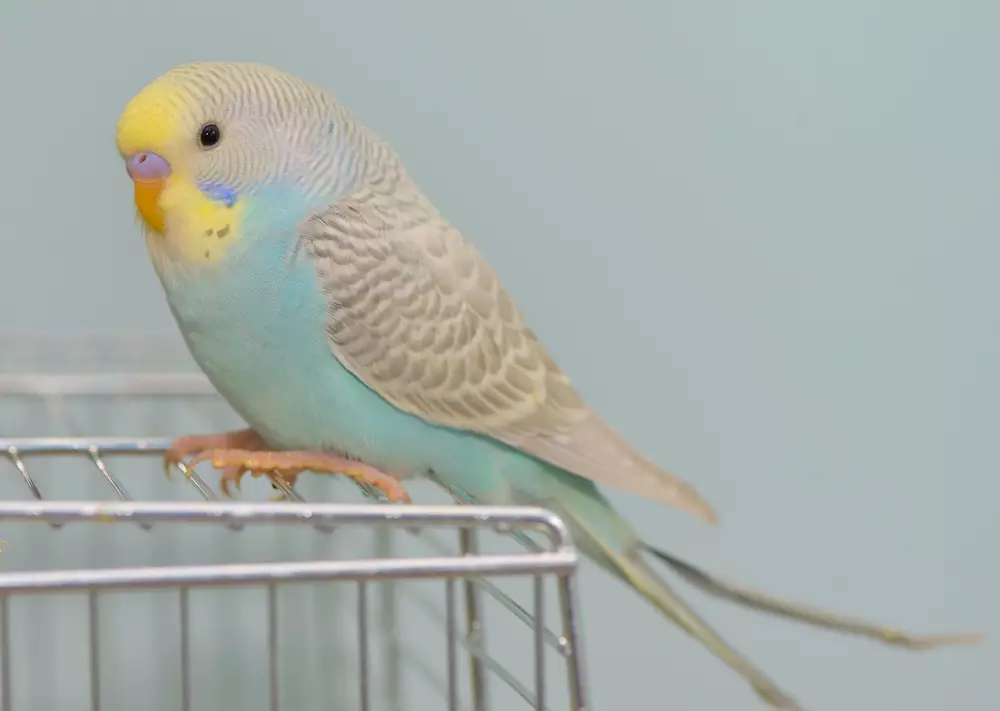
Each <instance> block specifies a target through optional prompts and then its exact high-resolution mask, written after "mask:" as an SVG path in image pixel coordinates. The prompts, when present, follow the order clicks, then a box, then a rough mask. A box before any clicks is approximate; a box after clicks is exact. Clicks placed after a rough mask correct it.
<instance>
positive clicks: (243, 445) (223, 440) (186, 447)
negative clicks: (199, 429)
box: [163, 429, 267, 478]
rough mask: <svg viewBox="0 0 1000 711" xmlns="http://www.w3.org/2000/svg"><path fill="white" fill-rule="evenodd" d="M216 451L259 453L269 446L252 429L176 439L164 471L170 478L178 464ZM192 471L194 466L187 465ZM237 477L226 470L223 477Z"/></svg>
mask: <svg viewBox="0 0 1000 711" xmlns="http://www.w3.org/2000/svg"><path fill="white" fill-rule="evenodd" d="M214 449H249V450H254V451H259V450H262V449H267V444H265V443H264V440H263V439H261V437H260V435H259V434H257V433H256V432H254V431H253V430H251V429H245V430H236V431H234V432H219V433H218V434H210V435H195V436H193V437H180V438H178V439H175V440H174V441H173V443H172V444H171V445H170V448H169V449H167V453H166V454H165V455H164V456H163V470H164V471H165V472H166V474H167V478H170V470H171V469H173V468H174V467H176V466H177V465H178V464H181V463H183V462H184V461H185V460H186V459H188V458H189V457H192V456H194V455H197V454H201V453H202V452H208V451H210V450H214ZM186 466H187V468H188V469H190V468H191V467H192V464H190V463H188V464H186ZM226 474H229V476H231V477H232V476H235V475H236V474H237V472H236V471H235V470H228V469H227V470H226V471H224V472H223V475H226Z"/></svg>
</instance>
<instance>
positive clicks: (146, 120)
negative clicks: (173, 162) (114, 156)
mask: <svg viewBox="0 0 1000 711" xmlns="http://www.w3.org/2000/svg"><path fill="white" fill-rule="evenodd" d="M190 101H191V97H190V95H185V92H184V90H183V89H182V88H181V87H180V86H178V85H177V84H176V82H174V81H172V80H171V79H170V78H169V77H166V76H164V77H160V78H159V79H157V80H156V81H154V82H153V83H152V84H150V85H148V86H147V87H146V88H144V89H143V90H142V91H140V92H139V93H138V94H136V95H135V97H134V98H133V99H132V100H131V101H129V102H128V104H127V105H126V106H125V109H124V110H123V111H122V114H121V117H120V118H119V119H118V134H117V144H118V151H119V153H121V154H122V155H124V156H127V155H131V154H134V153H138V152H140V151H154V152H166V151H167V150H168V149H169V147H170V146H172V145H176V144H178V143H180V142H182V141H185V140H191V137H190V136H188V135H187V134H188V133H190V128H189V121H188V120H185V118H186V114H187V113H188V111H189V104H190Z"/></svg>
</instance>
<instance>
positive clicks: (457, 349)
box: [117, 63, 978, 709]
mask: <svg viewBox="0 0 1000 711" xmlns="http://www.w3.org/2000/svg"><path fill="white" fill-rule="evenodd" d="M117 145H118V150H119V152H120V154H121V155H122V157H123V158H124V160H125V163H126V167H127V170H128V173H129V175H130V176H131V178H132V180H133V183H134V190H135V202H136V206H137V208H138V213H139V216H140V217H141V221H142V223H143V225H144V231H145V236H146V244H147V247H148V250H149V254H150V257H151V259H152V262H153V265H154V267H155V270H156V273H157V275H158V276H159V278H160V281H161V282H162V285H163V288H164V290H165V292H166V296H167V300H168V302H169V304H170V308H171V310H172V312H173V315H174V317H175V318H176V320H177V323H178V325H179V327H180V330H181V332H182V334H183V337H184V339H185V340H186V342H187V345H188V347H189V348H190V350H191V353H192V355H193V356H194V358H195V360H196V361H197V362H198V364H199V365H200V367H201V368H202V369H203V370H204V371H205V373H206V374H207V376H208V377H209V379H210V380H211V382H212V383H213V384H214V386H215V387H216V388H217V389H218V391H219V392H220V393H221V394H222V396H223V397H224V398H225V399H226V400H227V401H228V402H229V403H230V404H231V405H232V407H233V408H234V409H235V410H236V411H237V412H238V413H239V414H240V415H241V416H242V417H243V418H244V419H245V420H246V421H247V423H248V424H249V425H250V429H247V430H243V431H240V432H230V433H224V434H218V435H210V436H203V437H185V438H182V439H180V440H178V441H177V442H175V443H174V445H173V446H172V447H171V449H170V451H169V452H168V455H167V459H168V461H169V462H178V461H181V460H183V459H185V458H190V464H191V465H193V463H194V462H196V461H201V460H208V461H211V463H212V464H213V465H214V466H215V467H217V468H219V469H221V470H222V471H223V475H222V480H223V481H222V483H223V487H224V488H225V489H226V490H227V491H228V487H229V485H230V484H232V483H238V482H239V479H240V477H241V476H242V475H243V474H244V473H246V472H250V473H252V474H253V475H260V474H266V475H267V476H270V477H280V478H281V479H283V480H285V481H294V479H295V477H296V476H297V475H298V474H299V473H300V472H302V471H305V470H309V471H313V472H321V473H323V472H326V473H337V474H346V475H347V476H350V477H353V478H354V479H355V480H357V481H359V482H364V483H367V484H369V485H371V486H374V487H377V488H379V489H381V490H382V491H383V492H384V493H385V494H386V496H387V497H388V498H389V499H391V500H394V501H404V502H406V501H409V496H408V494H407V493H406V491H405V489H404V488H403V486H402V484H401V483H400V480H403V479H405V478H407V477H409V476H412V475H420V474H433V476H434V478H435V479H437V480H438V481H440V482H441V483H443V484H444V485H445V486H447V487H452V488H453V489H454V490H457V491H461V492H464V493H465V494H466V495H467V496H469V497H470V498H471V499H473V500H475V501H476V502H479V503H484V504H501V505H502V504H531V505H540V506H544V507H547V508H549V509H552V510H554V511H555V512H557V513H558V514H559V515H560V516H562V517H563V518H564V520H565V521H566V522H567V525H568V526H569V528H570V531H571V533H572V536H573V538H574V541H575V543H576V544H577V545H578V546H579V548H580V549H581V550H582V551H583V552H584V553H585V554H586V555H587V556H589V557H590V558H591V559H593V560H594V561H596V562H597V563H598V564H599V565H601V566H602V567H604V568H605V569H607V570H608V571H610V572H611V573H613V574H615V575H617V576H619V577H620V578H621V579H623V580H624V581H625V582H627V583H628V584H629V585H631V586H632V587H633V588H634V589H635V590H636V591H638V592H639V593H640V594H641V595H642V596H643V597H645V598H646V599H647V600H648V601H649V602H650V603H652V604H653V605H654V606H655V607H656V608H657V609H659V610H660V611H661V612H662V613H663V614H664V615H666V616H667V617H668V618H669V619H671V620H673V621H674V622H675V623H676V624H678V625H679V626H680V627H682V628H683V629H684V630H685V631H686V632H688V633H689V634H691V635H693V636H694V637H696V638H697V639H699V640H700V641H701V642H702V643H703V644H705V645H706V646H707V647H708V648H709V649H710V650H711V651H712V652H714V653H715V654H716V655H717V656H718V657H719V658H721V659H722V660H723V661H724V662H725V663H726V664H728V665H729V666H730V667H732V668H733V669H734V670H736V671H737V672H738V673H739V674H741V675H742V676H743V677H744V678H745V679H746V680H747V681H748V682H749V683H750V684H751V685H752V686H753V688H754V689H755V690H756V691H757V693H758V694H759V695H760V696H761V697H762V698H763V699H764V700H765V701H766V702H768V703H769V704H771V705H772V706H774V707H775V708H783V709H795V708H799V707H798V706H797V704H796V702H795V701H794V700H793V699H792V698H791V697H790V696H789V695H788V694H786V693H785V692H783V691H782V690H781V689H780V688H779V687H778V686H777V685H776V684H775V683H774V682H772V681H771V680H770V679H769V678H768V677H766V676H765V675H764V674H763V673H762V672H760V671H759V670H758V669H757V668H755V667H754V666H753V665H752V664H751V663H750V662H749V661H748V660H747V659H745V658H744V657H743V656H742V655H740V654H739V653H738V652H736V651H735V650H734V649H733V648H732V647H730V646H729V645H728V644H727V643H726V642H725V641H724V640H723V639H722V638H721V637H720V636H719V635H718V634H717V633H716V632H715V631H714V630H713V629H712V628H711V627H709V626H708V624H706V623H705V622H704V621H702V619H701V618H699V617H698V616H697V615H696V614H695V613H694V612H693V611H692V610H691V609H690V608H689V607H688V606H687V605H686V604H685V603H684V602H682V601H681V600H680V599H679V598H678V597H677V596H676V594H675V593H674V592H673V591H672V590H671V589H670V588H669V587H668V586H667V585H666V583H665V582H663V580H662V579H661V578H660V577H659V576H658V575H657V573H656V572H655V571H654V570H653V568H652V567H651V565H650V564H649V563H648V562H647V561H646V560H645V559H644V555H645V554H653V555H654V557H657V558H659V559H660V560H661V561H664V562H665V563H667V564H668V565H670V566H671V567H673V568H674V569H675V570H676V571H678V572H679V573H681V574H682V575H683V576H684V577H685V578H687V579H688V580H690V581H691V582H693V583H695V584H696V585H699V586H700V587H702V588H703V589H705V590H707V591H709V592H712V593H715V594H717V595H721V596H723V597H728V598H730V599H733V600H737V601H740V602H743V603H745V604H748V605H750V606H753V607H756V608H758V609H763V610H766V611H769V612H772V613H775V614H779V615H784V616H786V617H792V618H795V619H799V620H802V621H806V622H810V623H812V624H816V625H820V626H824V627H828V628H833V629H837V630H840V631H846V632H852V633H855V634H864V635H868V636H870V637H874V638H876V639H881V640H883V641H886V642H889V643H893V644H898V645H901V646H907V647H911V648H920V647H931V646H938V645H943V644H954V643H969V642H973V641H976V640H977V639H978V637H975V636H973V635H951V636H942V637H933V638H929V637H928V638H916V637H910V636H908V635H906V634H903V633H901V632H898V631H894V630H888V629H884V628H880V627H877V626H875V625H871V624H868V623H864V622H860V621H857V620H853V619H849V618H843V617H838V616H835V615H832V614H829V613H825V612H821V611H818V610H813V609H808V608H804V607H801V606H797V605H794V604H792V603H788V602H782V601H779V600H776V599H774V598H770V597H767V596H765V595H763V594H761V593H757V592H754V591H751V590H748V589H745V588H739V587H736V586H735V585H732V584H731V583H726V582H723V581H721V580H718V579H715V578H713V577H711V576H709V575H708V574H707V573H704V572H703V571H701V570H699V569H697V568H694V567H693V566H691V565H689V564H687V563H684V562H682V561H680V560H677V559H676V558H673V557H672V556H670V555H668V554H666V553H663V552H662V551H658V550H654V549H652V548H651V547H650V546H648V545H647V544H646V543H644V542H643V541H642V540H641V539H640V538H639V537H638V535H637V534H636V532H635V531H633V529H632V527H631V526H630V525H629V524H628V523H627V522H626V521H625V520H623V519H622V518H621V516H619V514H618V513H617V512H616V511H615V509H614V508H613V507H612V506H611V504H610V503H609V502H608V500H607V499H606V498H605V497H604V496H603V495H602V493H601V492H600V491H599V489H598V487H597V485H598V484H603V485H607V486H612V487H617V488H618V489H621V490H625V491H629V492H632V493H634V494H637V495H640V496H645V497H649V498H651V499H655V500H658V501H661V502H663V503H666V504H671V505H674V506H676V507H679V508H681V509H683V510H686V511H688V512H690V513H693V514H695V515H697V516H699V517H701V518H703V519H705V520H707V521H714V520H715V515H714V513H713V511H712V509H711V507H710V506H709V505H708V504H707V503H706V502H705V501H704V500H703V499H702V498H701V497H700V496H699V495H698V493H697V492H696V491H695V490H694V489H693V488H692V487H691V486H690V485H688V484H686V483H683V482H681V481H679V480H678V479H676V478H675V477H673V476H672V475H670V474H668V473H666V472H665V471H664V470H663V469H661V468H659V467H658V466H657V465H656V464H654V463H653V462H651V461H649V460H648V459H647V458H645V457H643V456H642V455H641V454H639V453H638V452H636V451H635V450H634V449H632V448H631V447H630V446H629V445H628V444H626V443H625V442H624V441H623V440H622V439H621V438H620V437H619V436H618V435H617V434H616V433H615V432H614V431H613V430H612V429H611V427H609V426H608V425H607V424H606V423H605V422H604V421H603V420H602V419H601V418H600V417H599V416H598V415H597V414H595V412H594V411H593V410H592V409H591V408H590V407H588V405H587V404H586V403H585V402H584V401H583V399H582V398H581V397H580V395H579V394H578V393H577V392H576V390H575V389H574V388H573V386H572V385H571V384H570V381H569V379H568V378H567V376H566V375H565V374H564V373H563V372H562V371H561V370H560V369H559V367H558V366H557V365H556V364H555V363H554V362H553V360H552V358H551V357H550V356H549V355H548V353H547V352H546V351H545V349H544V347H543V346H542V345H541V343H540V342H539V340H538V338H537V337H536V336H535V334H534V333H533V332H532V331H531V330H530V329H529V328H528V326H527V325H526V324H525V321H524V318H523V317H522V315H521V313H520V312H519V311H518V309H517V307H516V306H515V304H514V302H513V300H512V299H511V297H510V296H509V295H508V293H507V292H506V291H505V290H504V288H503V287H502V286H501V284H500V281H499V280H498V278H497V275H496V274H495V273H494V271H493V270H492V269H491V268H490V267H489V265H488V264H487V263H486V261H485V260H484V259H483V257H482V256H480V254H479V253H478V252H477V251H476V249H475V248H474V247H473V245H472V244H471V243H470V242H469V241H467V240H466V239H465V237H463V235H462V234H460V233H459V232H458V230H456V229H455V228H454V227H453V226H452V225H450V224H449V223H448V222H447V221H446V220H445V218H444V217H443V216H442V215H441V214H440V213H439V212H438V210H437V209H436V208H435V207H434V205H432V204H431V202H430V201H429V200H428V198H427V197H426V196H425V195H424V194H423V193H422V192H421V191H420V189H419V188H418V187H417V185H416V184H415V183H414V181H413V180H412V179H411V178H410V177H409V175H408V174H407V172H406V171H405V170H404V168H403V166H402V164H401V162H400V160H399V158H398V157H397V156H396V154H395V153H394V152H393V151H392V149H391V148H390V147H389V146H388V145H387V144H386V143H385V142H383V141H382V140H381V139H380V138H379V137H378V136H376V134H375V133H373V132H372V131H371V130H369V129H368V128H366V127H364V126H362V125H361V124H360V123H358V121H356V120H355V119H354V118H353V117H352V115H351V114H350V112H349V111H348V110H347V109H346V108H345V107H344V106H342V105H341V104H340V103H338V102H337V100H336V99H335V98H334V97H333V96H332V95H331V94H329V93H327V92H325V91H323V90H321V89H319V88H316V87H314V86H312V85H310V84H309V83H307V82H305V81H302V80H300V79H298V78H296V77H293V76H291V75H289V74H286V73H283V72H280V71H277V70H274V69H271V68H268V67H265V66H262V65H258V64H246V63H196V64H188V65H183V66H180V67H176V68H174V69H172V70H170V71H169V72H167V73H166V74H164V75H163V76H161V77H159V78H158V79H156V80H155V81H153V82H152V83H150V84H149V85H148V86H146V87H145V88H144V89H142V91H141V92H140V93H139V94H138V95H136V96H135V97H134V98H133V99H132V100H131V101H130V102H129V103H128V105H127V106H126V108H125V109H124V111H123V112H122V115H121V118H120V119H119V123H118V131H117Z"/></svg>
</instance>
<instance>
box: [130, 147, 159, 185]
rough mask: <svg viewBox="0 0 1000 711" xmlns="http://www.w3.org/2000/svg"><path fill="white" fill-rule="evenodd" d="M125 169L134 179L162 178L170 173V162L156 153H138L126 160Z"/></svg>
mask: <svg viewBox="0 0 1000 711" xmlns="http://www.w3.org/2000/svg"><path fill="white" fill-rule="evenodd" d="M125 169H126V170H127V171H128V174H129V175H130V176H132V179H133V180H162V179H163V178H166V177H167V176H168V175H170V164H169V163H167V161H165V160H164V159H163V158H162V157H160V156H158V155H157V154H155V153H148V152H146V153H136V154H135V155H133V156H132V157H131V158H129V159H128V160H126V162H125Z"/></svg>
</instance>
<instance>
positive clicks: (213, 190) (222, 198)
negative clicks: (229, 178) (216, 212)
mask: <svg viewBox="0 0 1000 711" xmlns="http://www.w3.org/2000/svg"><path fill="white" fill-rule="evenodd" d="M198 189H199V190H201V192H202V193H204V194H205V196H206V197H208V198H210V199H212V200H215V201H217V202H221V203H222V204H224V205H225V206H226V207H232V206H233V205H235V204H236V198H237V197H238V195H237V193H236V189H235V188H232V187H230V186H228V185H223V184H222V183H198Z"/></svg>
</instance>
